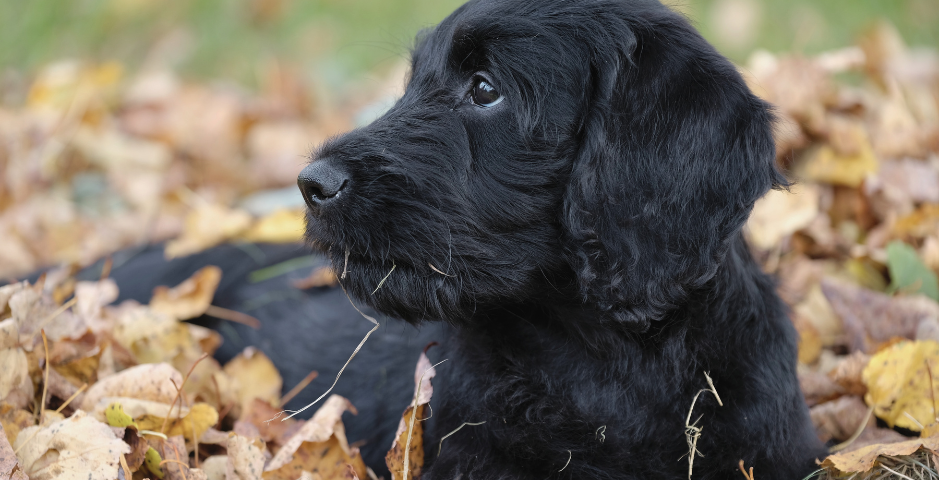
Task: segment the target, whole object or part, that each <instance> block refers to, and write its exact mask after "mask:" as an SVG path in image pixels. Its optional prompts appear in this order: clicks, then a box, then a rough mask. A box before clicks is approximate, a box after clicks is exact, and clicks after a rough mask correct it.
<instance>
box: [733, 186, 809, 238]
mask: <svg viewBox="0 0 939 480" xmlns="http://www.w3.org/2000/svg"><path fill="white" fill-rule="evenodd" d="M818 202H819V192H818V188H817V187H815V186H813V185H802V184H799V185H796V186H793V187H792V189H791V191H790V192H787V191H784V190H770V191H769V193H767V194H766V195H765V196H764V197H763V198H761V199H759V200H758V201H757V202H756V205H754V207H753V212H752V213H751V214H750V219H749V220H748V221H747V231H748V232H749V239H750V242H751V244H752V245H754V246H756V247H757V248H761V249H763V250H770V249H772V248H775V247H777V246H778V245H779V242H781V241H782V239H783V238H785V237H786V236H788V235H792V234H793V233H795V232H797V231H799V230H801V229H803V228H805V227H807V226H809V224H811V223H812V220H814V219H815V217H816V216H818Z"/></svg>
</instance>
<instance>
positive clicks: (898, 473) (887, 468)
mask: <svg viewBox="0 0 939 480" xmlns="http://www.w3.org/2000/svg"><path fill="white" fill-rule="evenodd" d="M880 468H883V469H884V470H886V471H888V472H890V473H892V474H894V475H896V476H898V477H900V478H905V479H906V480H913V479H912V478H910V477H907V476H906V475H904V474H902V473H900V472H896V471H893V470H891V469H890V468H889V467H887V466H886V465H884V464H882V463H881V464H880Z"/></svg>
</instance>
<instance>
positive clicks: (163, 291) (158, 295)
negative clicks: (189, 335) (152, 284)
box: [150, 265, 222, 320]
mask: <svg viewBox="0 0 939 480" xmlns="http://www.w3.org/2000/svg"><path fill="white" fill-rule="evenodd" d="M221 280H222V269H220V268H218V267H216V266H214V265H208V266H205V267H202V268H200V269H199V270H198V271H196V273H193V274H192V276H191V277H189V278H187V279H186V280H184V281H183V283H180V284H179V285H177V286H175V287H173V288H167V287H157V288H155V289H154V290H153V298H151V299H150V308H152V309H153V310H154V311H155V312H159V313H163V314H165V315H169V316H171V317H173V318H176V319H177V320H188V319H190V318H196V317H198V316H200V315H202V314H203V313H205V311H206V310H207V309H208V308H209V305H211V304H212V297H214V296H215V289H216V288H218V284H219V282H220V281H221Z"/></svg>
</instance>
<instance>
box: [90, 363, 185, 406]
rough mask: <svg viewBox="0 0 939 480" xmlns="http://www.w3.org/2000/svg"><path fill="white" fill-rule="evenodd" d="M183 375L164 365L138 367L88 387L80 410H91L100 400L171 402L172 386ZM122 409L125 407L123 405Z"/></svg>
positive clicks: (173, 397) (177, 383) (180, 380)
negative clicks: (133, 399) (107, 398)
mask: <svg viewBox="0 0 939 480" xmlns="http://www.w3.org/2000/svg"><path fill="white" fill-rule="evenodd" d="M174 383H175V385H176V386H178V385H182V383H183V376H182V374H180V373H179V372H178V371H176V369H175V368H173V367H172V366H171V365H169V364H166V363H155V364H145V365H138V366H136V367H131V368H128V369H127V370H124V371H121V372H118V373H116V374H114V375H112V376H110V377H108V378H105V379H102V380H99V381H98V383H95V384H94V385H92V386H91V387H89V388H88V390H87V392H86V394H85V398H84V400H83V401H82V409H83V410H86V411H91V410H93V409H94V408H95V405H97V404H98V402H99V401H100V400H101V399H102V398H104V397H130V398H137V399H141V400H150V401H153V402H160V403H165V404H167V405H169V404H171V403H173V400H174V399H175V398H176V387H175V386H174ZM124 407H125V409H126V408H127V405H126V404H125V405H124Z"/></svg>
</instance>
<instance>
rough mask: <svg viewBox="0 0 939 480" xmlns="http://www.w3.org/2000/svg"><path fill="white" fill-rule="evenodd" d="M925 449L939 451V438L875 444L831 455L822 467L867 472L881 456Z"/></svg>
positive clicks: (907, 453) (904, 453)
mask: <svg viewBox="0 0 939 480" xmlns="http://www.w3.org/2000/svg"><path fill="white" fill-rule="evenodd" d="M920 447H924V448H926V449H928V450H933V451H935V450H937V449H939V437H931V438H917V439H913V440H908V441H905V442H897V443H887V444H880V443H877V444H874V445H868V446H866V447H862V448H859V449H857V450H853V451H850V452H847V453H837V454H835V455H830V456H829V457H828V458H826V459H825V461H824V462H822V467H834V468H836V469H838V471H839V472H842V473H855V472H867V471H869V470H870V469H872V468H874V461H875V460H877V457H879V456H881V455H889V456H893V457H896V456H902V455H910V454H911V453H913V452H915V451H916V450H918V449H919V448H920Z"/></svg>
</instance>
